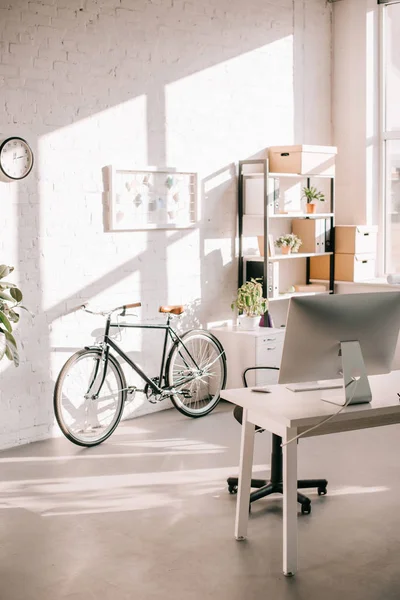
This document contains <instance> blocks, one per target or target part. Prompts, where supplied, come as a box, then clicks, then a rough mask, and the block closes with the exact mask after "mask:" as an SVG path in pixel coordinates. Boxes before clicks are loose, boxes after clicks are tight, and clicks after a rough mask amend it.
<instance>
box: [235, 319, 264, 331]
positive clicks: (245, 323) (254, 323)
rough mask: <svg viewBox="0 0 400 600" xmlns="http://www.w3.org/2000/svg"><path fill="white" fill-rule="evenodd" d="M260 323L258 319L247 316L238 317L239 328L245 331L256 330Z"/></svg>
mask: <svg viewBox="0 0 400 600" xmlns="http://www.w3.org/2000/svg"><path fill="white" fill-rule="evenodd" d="M259 323H260V317H259V316H258V317H248V316H247V315H240V316H239V327H240V328H241V329H244V330H245V331H251V330H253V329H257V327H258V326H259Z"/></svg>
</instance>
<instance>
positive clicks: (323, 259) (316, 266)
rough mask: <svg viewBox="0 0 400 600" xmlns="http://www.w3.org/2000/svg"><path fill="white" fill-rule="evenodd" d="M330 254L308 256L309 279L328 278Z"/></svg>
mask: <svg viewBox="0 0 400 600" xmlns="http://www.w3.org/2000/svg"><path fill="white" fill-rule="evenodd" d="M329 265H330V256H329V255H327V256H315V257H314V256H313V257H312V258H310V279H329Z"/></svg>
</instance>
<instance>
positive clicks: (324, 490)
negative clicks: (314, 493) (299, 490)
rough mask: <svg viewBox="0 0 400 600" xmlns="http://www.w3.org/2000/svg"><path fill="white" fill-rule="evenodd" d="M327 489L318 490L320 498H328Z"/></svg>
mask: <svg viewBox="0 0 400 600" xmlns="http://www.w3.org/2000/svg"><path fill="white" fill-rule="evenodd" d="M326 493H327V492H326V487H323V488H318V496H326Z"/></svg>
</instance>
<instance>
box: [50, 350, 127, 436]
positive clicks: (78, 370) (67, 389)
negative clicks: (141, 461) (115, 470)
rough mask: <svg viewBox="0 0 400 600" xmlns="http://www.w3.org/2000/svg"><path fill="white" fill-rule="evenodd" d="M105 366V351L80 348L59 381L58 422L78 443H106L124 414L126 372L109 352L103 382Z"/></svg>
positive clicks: (57, 399)
mask: <svg viewBox="0 0 400 600" xmlns="http://www.w3.org/2000/svg"><path fill="white" fill-rule="evenodd" d="M104 366H105V365H104V361H103V360H102V353H101V350H98V349H97V348H93V349H85V350H80V351H79V352H76V353H75V354H74V355H73V356H71V358H70V359H69V360H68V361H67V362H66V363H65V365H64V366H63V368H62V369H61V371H60V374H59V376H58V379H57V382H56V387H55V390H54V413H55V416H56V419H57V423H58V424H59V426H60V429H61V431H62V432H63V434H64V435H65V437H67V438H68V439H69V440H70V441H71V442H74V444H77V445H78V446H97V444H101V442H104V440H106V439H107V438H108V437H109V436H110V435H111V434H112V433H113V431H114V429H115V428H116V427H117V425H118V423H119V421H120V419H121V416H122V411H123V409H124V402H125V398H126V381H125V377H124V374H123V372H122V369H121V367H120V365H119V363H118V362H117V360H116V359H115V358H114V357H113V356H111V355H109V358H108V364H107V371H106V373H105V376H104V382H103V384H102V385H101V381H102V379H103V375H104ZM100 386H101V388H100ZM99 388H100V391H99Z"/></svg>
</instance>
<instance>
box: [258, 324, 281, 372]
mask: <svg viewBox="0 0 400 600" xmlns="http://www.w3.org/2000/svg"><path fill="white" fill-rule="evenodd" d="M283 341H284V335H283V332H282V334H280V333H279V334H277V335H271V336H265V337H264V336H263V337H262V338H259V339H258V340H257V345H256V364H257V366H263V365H265V366H266V367H279V366H280V364H281V358H282V351H283Z"/></svg>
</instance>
